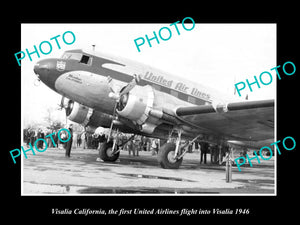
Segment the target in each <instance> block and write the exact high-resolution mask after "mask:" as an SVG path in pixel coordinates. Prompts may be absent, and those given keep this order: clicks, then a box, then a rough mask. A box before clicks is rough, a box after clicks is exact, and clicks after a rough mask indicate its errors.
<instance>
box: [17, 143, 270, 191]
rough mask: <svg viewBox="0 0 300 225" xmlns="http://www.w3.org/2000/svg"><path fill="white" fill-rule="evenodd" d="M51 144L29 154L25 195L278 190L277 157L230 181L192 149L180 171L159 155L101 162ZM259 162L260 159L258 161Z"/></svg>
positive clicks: (89, 153) (25, 162)
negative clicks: (162, 161) (160, 160)
mask: <svg viewBox="0 0 300 225" xmlns="http://www.w3.org/2000/svg"><path fill="white" fill-rule="evenodd" d="M64 154H65V151H64V149H57V148H55V149H54V148H48V149H47V150H46V151H45V152H36V155H30V154H29V153H28V159H25V158H23V171H22V178H23V179H22V180H23V182H22V194H23V195H61V194H63V195H64V194H66V195H83V194H85V195H98V194H101V195H103V194H105V195H126V194H129V195H136V194H140V195H144V194H151V195H152V194H158V195H171V194H172V195H174V194H175V195H179V194H184V195H198V194H200V195H249V194H253V195H260V194H262V195H272V194H274V193H275V179H274V159H271V160H268V161H263V160H262V161H261V163H260V164H257V162H256V161H255V162H253V164H254V167H249V166H248V167H242V172H239V171H238V169H237V167H233V169H232V182H231V183H226V181H225V166H219V165H213V164H210V161H209V159H210V155H209V154H208V157H207V158H208V162H207V164H200V163H199V152H193V153H188V154H186V156H185V157H184V160H183V163H182V165H181V167H180V168H179V169H177V170H170V169H162V168H161V167H160V166H159V165H158V162H157V156H152V155H151V152H145V151H142V152H140V155H139V156H135V157H134V156H132V155H130V156H129V155H128V152H127V151H121V154H120V158H119V159H118V160H117V161H116V162H113V163H107V162H97V161H96V158H97V157H98V151H97V150H95V149H82V148H76V149H72V152H71V157H70V158H66V157H65V156H64ZM273 158H274V157H273ZM253 161H254V160H253Z"/></svg>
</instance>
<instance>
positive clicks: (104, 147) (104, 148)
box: [99, 141, 120, 162]
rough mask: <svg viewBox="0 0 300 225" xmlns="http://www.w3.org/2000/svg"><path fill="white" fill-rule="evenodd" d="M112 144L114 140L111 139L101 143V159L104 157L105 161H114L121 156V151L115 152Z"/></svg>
mask: <svg viewBox="0 0 300 225" xmlns="http://www.w3.org/2000/svg"><path fill="white" fill-rule="evenodd" d="M112 146H113V142H111V141H110V142H108V143H107V142H106V141H105V142H103V143H101V145H100V148H99V157H100V159H102V160H103V161H105V162H114V161H116V160H117V159H118V158H119V156H120V152H117V153H115V154H113V149H112ZM116 147H117V146H116Z"/></svg>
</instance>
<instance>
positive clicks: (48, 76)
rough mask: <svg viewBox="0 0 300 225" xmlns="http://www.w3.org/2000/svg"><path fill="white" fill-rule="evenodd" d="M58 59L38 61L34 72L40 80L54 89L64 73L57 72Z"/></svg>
mask: <svg viewBox="0 0 300 225" xmlns="http://www.w3.org/2000/svg"><path fill="white" fill-rule="evenodd" d="M56 65H57V59H43V60H40V61H38V62H37V63H36V64H35V65H34V67H33V71H34V73H35V74H36V75H37V76H38V78H39V79H40V80H41V81H42V82H43V83H44V84H46V85H47V86H49V87H50V88H52V89H54V88H55V81H56V79H57V78H58V77H59V75H60V74H61V73H62V72H59V71H58V70H57V66H56Z"/></svg>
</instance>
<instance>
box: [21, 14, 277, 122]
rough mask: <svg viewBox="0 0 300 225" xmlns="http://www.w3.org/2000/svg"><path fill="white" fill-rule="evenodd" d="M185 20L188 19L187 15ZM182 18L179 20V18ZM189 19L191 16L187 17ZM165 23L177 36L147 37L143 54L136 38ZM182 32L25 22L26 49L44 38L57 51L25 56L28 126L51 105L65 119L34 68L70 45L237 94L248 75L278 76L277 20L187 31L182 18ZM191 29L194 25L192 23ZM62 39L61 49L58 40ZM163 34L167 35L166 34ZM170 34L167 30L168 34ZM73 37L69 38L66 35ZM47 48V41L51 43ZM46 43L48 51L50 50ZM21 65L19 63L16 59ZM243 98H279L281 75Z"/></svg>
mask: <svg viewBox="0 0 300 225" xmlns="http://www.w3.org/2000/svg"><path fill="white" fill-rule="evenodd" d="M182 19H183V18H182ZM177 20H178V19H177V18H175V19H174V22H176V21H177ZM187 21H188V20H187ZM162 27H168V28H169V29H170V30H171V32H172V36H171V38H170V39H169V40H167V41H163V40H160V44H157V43H156V41H155V40H153V41H151V44H152V47H151V48H150V47H149V45H148V44H147V41H146V43H145V44H144V45H142V46H141V47H140V49H141V51H140V52H138V50H137V48H136V46H135V44H134V40H135V39H137V38H139V37H143V38H145V35H146V34H147V35H148V36H149V37H153V31H155V32H156V33H157V34H158V32H159V30H160V29H161V28H162ZM177 27H178V29H179V32H180V35H178V33H177V31H176V29H175V27H174V26H170V24H159V23H155V24H150V23H146V24H144V23H138V24H111V23H110V24H41V23H40V24H22V25H21V49H20V51H24V52H25V49H26V48H27V49H28V50H29V52H31V51H33V50H34V47H33V45H36V46H37V48H38V46H39V44H40V43H41V42H42V41H49V42H50V43H51V44H52V52H51V53H50V54H48V55H43V54H41V53H40V58H38V57H37V56H36V54H34V55H32V61H30V60H29V58H28V56H27V57H26V58H25V59H23V60H22V62H21V64H22V66H21V76H22V100H21V104H22V118H23V122H24V123H25V124H24V125H25V126H26V125H28V124H30V123H33V122H34V121H42V120H43V118H44V117H45V115H46V113H47V109H48V108H53V114H52V116H53V117H54V118H58V119H60V120H64V111H57V110H55V109H57V108H58V104H59V103H60V99H61V96H60V95H59V94H57V93H55V92H54V91H52V90H51V89H49V88H48V87H47V86H45V85H44V84H43V83H42V82H40V83H39V85H38V86H35V84H37V82H35V81H36V76H35V74H34V72H33V67H34V64H35V63H36V62H37V61H39V60H41V59H45V58H58V57H60V56H61V55H62V54H63V52H64V51H66V50H70V49H78V48H84V49H90V50H91V49H92V45H95V50H96V51H99V52H104V53H109V54H112V55H116V56H121V57H123V58H128V59H131V60H134V61H137V62H141V63H143V64H146V65H150V66H152V67H154V68H157V69H160V70H163V71H166V72H169V73H172V74H174V75H175V76H178V77H183V78H185V79H188V80H191V81H193V82H196V83H201V84H202V85H204V86H208V87H212V88H214V89H216V90H218V91H219V92H223V93H226V94H228V95H233V94H234V84H235V83H238V82H240V81H243V82H245V80H246V79H249V81H254V78H253V77H254V76H257V77H259V75H260V74H261V73H262V72H263V71H268V72H270V73H271V74H272V75H273V78H275V77H276V76H275V71H270V69H271V68H273V67H275V66H277V64H276V24H258V23H257V24H240V23H239V24H213V23H211V24H201V23H196V25H195V27H194V29H192V30H190V31H186V30H184V29H183V27H182V25H181V22H180V23H178V24H177ZM186 27H187V28H189V27H191V24H187V25H186ZM66 31H72V32H73V33H74V34H75V37H76V40H75V42H74V43H73V44H72V45H66V44H65V43H64V42H63V40H62V39H61V36H62V35H63V33H65V32H66ZM57 35H61V36H60V37H59V38H58V41H59V43H60V47H61V49H58V48H57V45H56V43H55V41H54V40H52V41H51V40H50V38H52V37H55V36H57ZM162 35H163V33H162ZM164 35H165V36H167V34H165V33H164ZM66 38H67V36H66ZM45 46H46V45H45ZM46 50H47V49H46V47H45V50H44V51H46ZM16 66H18V64H17V61H16ZM241 93H242V97H240V98H241V101H243V100H244V99H245V96H246V94H248V99H249V100H258V99H274V98H275V95H276V94H275V93H276V79H273V82H272V83H271V84H270V85H268V86H263V85H261V88H260V89H258V88H257V87H256V86H254V85H253V92H250V91H249V89H248V90H247V91H242V92H241Z"/></svg>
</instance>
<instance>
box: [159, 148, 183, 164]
mask: <svg viewBox="0 0 300 225" xmlns="http://www.w3.org/2000/svg"><path fill="white" fill-rule="evenodd" d="M175 148H176V145H175V144H174V143H166V144H164V145H163V146H162V147H161V148H160V149H159V152H158V162H159V164H160V166H161V167H162V168H164V169H178V168H179V167H180V165H181V163H182V160H183V158H181V159H179V160H175V159H173V160H172V157H173V156H174V153H175Z"/></svg>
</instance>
